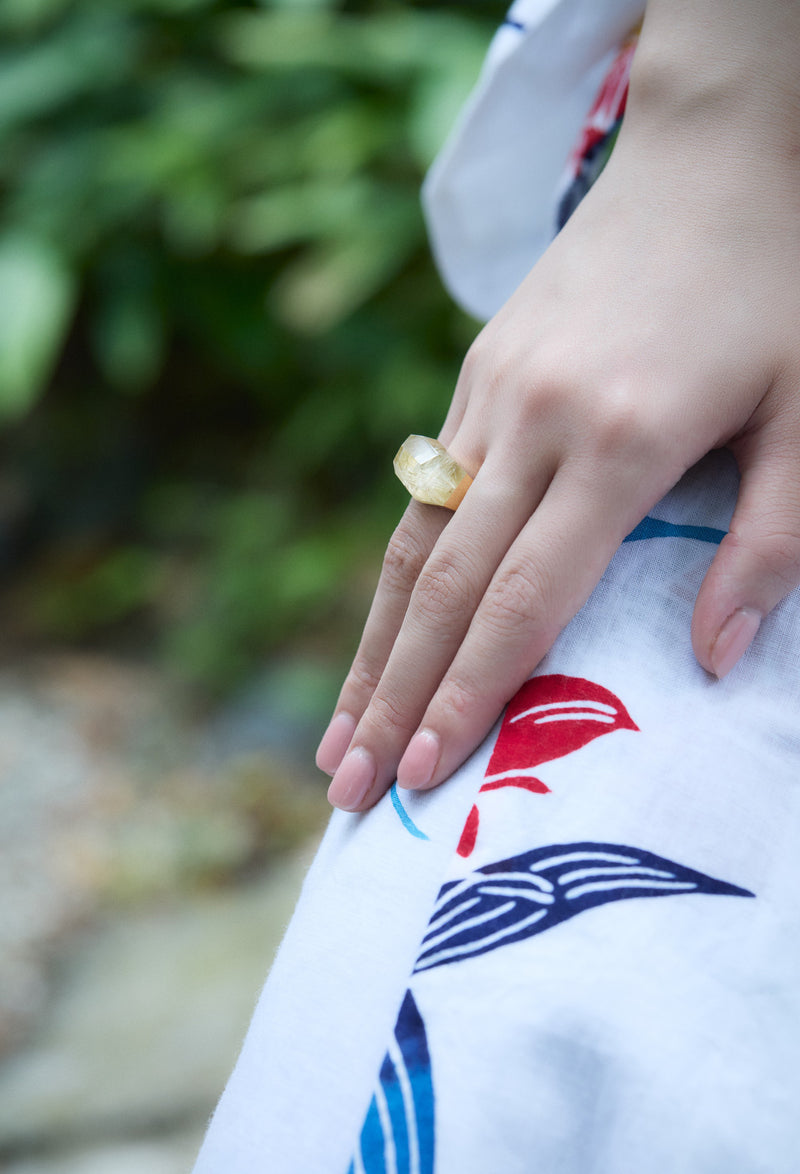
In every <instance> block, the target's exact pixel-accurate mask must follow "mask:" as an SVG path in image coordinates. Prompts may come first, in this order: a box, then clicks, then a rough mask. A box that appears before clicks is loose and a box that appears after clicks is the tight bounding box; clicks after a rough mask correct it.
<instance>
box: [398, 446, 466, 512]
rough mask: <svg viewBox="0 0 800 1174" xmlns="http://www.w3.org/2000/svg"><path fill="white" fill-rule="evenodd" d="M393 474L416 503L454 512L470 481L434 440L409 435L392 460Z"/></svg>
mask: <svg viewBox="0 0 800 1174" xmlns="http://www.w3.org/2000/svg"><path fill="white" fill-rule="evenodd" d="M394 471H395V473H396V474H397V476H398V477H399V478H400V480H401V481H402V482H403V485H404V486H405V487H406V489H407V490H408V492H409V493H410V494H411V496H412V497H413V498H414V499H415V500H416V501H421V502H423V503H424V504H425V505H441V506H444V508H445V509H448V510H455V509H457V508H458V506H459V505H460V504H461V500H462V498H463V497H464V494H465V493H466V492H467V490H468V489H469V487H470V485H471V484H472V478H471V477H470V475H469V473H468V472H467V471H466V469H464V468H462V467H461V465H459V463H458V461H456V460H454V458H453V457H451V456H450V453H449V452H448V451H447V449H446V448H445V447H444V445H443V444H441V443H440V442H439V441H438V440H432V439H431V437H429V436H409V438H408V440H406V442H405V443H404V444H401V445H400V448H399V449H398V452H397V456H396V457H395V458H394Z"/></svg>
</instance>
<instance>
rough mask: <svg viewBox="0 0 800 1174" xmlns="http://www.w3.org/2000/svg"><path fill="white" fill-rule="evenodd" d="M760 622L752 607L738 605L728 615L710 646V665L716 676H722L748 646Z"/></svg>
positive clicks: (757, 613)
mask: <svg viewBox="0 0 800 1174" xmlns="http://www.w3.org/2000/svg"><path fill="white" fill-rule="evenodd" d="M760 624H761V615H760V614H759V612H757V611H756V610H755V608H753V607H740V608H739V610H738V611H735V612H734V613H733V615H730V616H728V618H727V620H726V621H725V623H724V624H723V625H722V627H721V628H720V630H719V632H718V633H717V638H716V640H715V641H714V643H713V645H712V646H711V667H712V669H713V670H714V673H715V674H716V676H717V677H720V678H722V677H724V676H725V674H726V673H729V672H730V671H731V669H732V668H733V666H734V665H735V664H736V662H737V660H738V659H739V657H740V656H742V654H743V653H744V652H745V651H746V650H747V649H748V648H749V647H750V644H751V643H752V640H753V637H754V636H755V634H756V632H757V631H758V629H759V626H760Z"/></svg>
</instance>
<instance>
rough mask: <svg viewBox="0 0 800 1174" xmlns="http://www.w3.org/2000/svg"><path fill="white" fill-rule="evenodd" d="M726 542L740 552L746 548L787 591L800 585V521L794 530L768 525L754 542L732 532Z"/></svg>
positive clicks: (769, 576)
mask: <svg viewBox="0 0 800 1174" xmlns="http://www.w3.org/2000/svg"><path fill="white" fill-rule="evenodd" d="M726 543H727V544H728V545H733V546H735V547H738V548H739V549H740V550H742V548H744V552H746V553H747V555H749V557H750V558H751V559H753V560H754V562H755V563H756V565H757V566H758V567H759V571H760V573H761V575H763V576H764V577H765V578H766V579H767V580H772V581H777V582H778V583H780V584H781V585H782V586H783V588H784V589H785V590H786V591H789V590H791V589H792V588H793V587H794V586H795V585H796V583H797V581H798V577H799V575H800V518H798V519H796V521H795V522H794V523H793V525H792V526H791V527H785V528H782V529H778V528H775V527H772V528H768V527H766V526H765V527H764V529H763V530H762V531H761V532H760V533H759V534H758V538H757V539H756V538H755V536H754V537H753V539H752V540H744V539H742V538H741V537H739V536H738V535H736V534H734V533H731V534H729V535H728V537H727V539H726Z"/></svg>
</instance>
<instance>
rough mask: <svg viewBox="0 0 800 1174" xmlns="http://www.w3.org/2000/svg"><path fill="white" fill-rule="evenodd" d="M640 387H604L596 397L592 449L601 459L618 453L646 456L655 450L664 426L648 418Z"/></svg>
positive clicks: (622, 385)
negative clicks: (597, 397)
mask: <svg viewBox="0 0 800 1174" xmlns="http://www.w3.org/2000/svg"><path fill="white" fill-rule="evenodd" d="M647 403H648V400H647V397H646V396H645V395H644V394H643V392H642V388H641V387H636V388H633V387H630V386H629V385H628V384H627V383H626V384H621V385H617V386H616V387H611V388H607V389H606V391H605V393H604V394H603V395H602V397H601V398H600V399H599V400H598V403H597V409H596V414H595V419H594V425H593V437H592V440H593V450H594V454H595V455H596V456H597V457H599V458H601V459H608V458H613V457H619V455H620V454H621V453H627V454H636V455H642V454H644V455H647V454H650V453H654V452H655V451H657V447H658V443H659V433H660V434H661V442H662V444H663V429H659V427H658V425H657V423H656V422H655V421H654V420H653V419H652V418H651V412H650V411H649V410H648V406H647Z"/></svg>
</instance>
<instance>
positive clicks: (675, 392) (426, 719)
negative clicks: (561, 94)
mask: <svg viewBox="0 0 800 1174" xmlns="http://www.w3.org/2000/svg"><path fill="white" fill-rule="evenodd" d="M712 6H713V5H712ZM779 7H780V5H776V8H779ZM758 15H759V14H756V17H757V16H758ZM760 15H762V16H763V12H762V13H761V14H760ZM794 19H795V23H797V18H794ZM649 20H650V12H649V10H648V21H649ZM656 23H657V21H656ZM647 26H648V22H647V21H646V23H645V32H646V31H647ZM645 32H643V36H642V44H645V45H646V44H647V42H646V40H645ZM796 32H797V33H798V38H797V40H796V41H795V44H797V43H798V41H800V28H799V29H797V30H796ZM640 52H641V45H640ZM748 53H750V50H749V49H748ZM748 53H745V54H744V55H743V58H742V61H740V60H739V59H738V58H737V59H736V60H735V61H734V62H733V64H732V65H731V63H730V62H728V64H729V65H730V69H729V70H728V74H725V76H724V77H722V78H720V77H718V76H717V75H716V74H715V76H714V78H713V79H712V81H711V82H710V83H709V84H708V85H707V86H706V85H705V84H703V85H701V86H700V88H699V90H698V91H697V92H695V93H693V94H692V99H693V100H692V101H687V100H686V89H685V88H682V87H683V81H684V79H683V76H682V75H680V77H679V79H678V83H677V85H673V77H672V75H671V74H670V72H669V71H667V73H666V76H665V74H664V72H663V70H659V69H658V68H656V69H655V70H654V71H653V70H652V69H651V60H650V58H649V57H648V52H647V50H645V53H644V57H643V59H644V65H643V66H642V69H641V71H640V75H639V80H638V81H636V75H634V81H633V82H632V88H631V99H630V102H629V108H628V113H627V115H626V120H625V124H624V126H623V130H622V133H621V134H620V138H619V141H618V144H617V147H616V149H615V152H614V155H613V156H612V159H611V161H610V162H609V164H608V166H607V168H606V170H605V172H604V173H603V175H602V176H601V178H600V180H599V181H598V183H597V184H596V185H595V187H594V188H593V189H592V191H591V192H590V193H589V195H588V196H587V197H586V199H585V200H584V202H583V203H582V204H581V206H580V208H579V209H578V210H577V212H576V213H575V214H574V216H573V217H572V219H571V220H570V221H569V223H568V224H567V226H566V227H565V229H564V230H563V231H562V233H561V234H560V235H559V237H558V238H557V239H556V240H555V241H554V243H553V245H552V246H551V248H550V249H549V250H548V252H547V253H546V254H545V256H544V257H543V258H542V260H541V261H540V262H539V263H538V264H537V265H536V267H535V268H534V270H533V271H532V273H531V274H530V275H529V276H528V278H527V279H526V280H525V281H524V282H523V284H522V285H521V286H520V288H519V289H518V290H517V292H516V293H515V294H514V295H513V297H512V298H511V299H510V300H509V302H508V303H507V304H506V305H505V306H504V307H503V309H502V310H501V311H500V312H499V313H498V314H497V315H496V316H495V318H494V319H493V320H492V321H491V322H490V323H489V324H488V326H487V327H486V328H485V329H484V330H483V331H482V333H481V334H480V336H479V338H478V339H477V341H476V343H475V344H474V345H473V347H472V349H471V350H470V353H469V355H468V356H467V359H466V361H465V363H464V366H463V369H462V372H461V376H460V378H459V381H458V384H457V387H456V390H455V395H454V398H453V402H452V405H451V408H450V411H449V413H448V415H447V419H446V421H445V424H444V427H443V428H442V431H441V434H440V437H441V439H442V441H443V443H444V444H445V445H446V446H447V447H448V449H449V450H450V452H451V453H452V454H453V456H454V457H455V458H456V459H457V460H458V461H459V462H460V463H461V464H462V465H463V466H464V467H465V468H467V469H468V470H469V471H470V472H471V473H472V474H473V475H474V476H475V481H474V484H473V485H472V486H471V487H470V489H469V491H468V493H467V495H466V497H465V499H464V501H463V502H462V504H461V506H460V507H459V509H458V511H457V512H456V513H455V514H454V515H449V514H447V513H446V512H445V511H444V510H442V509H439V508H437V507H432V506H422V505H419V504H417V503H416V502H412V503H411V505H410V506H409V508H408V510H407V511H406V513H405V515H404V517H403V519H402V521H401V523H400V525H399V526H398V528H397V530H396V532H395V534H394V536H393V538H392V540H391V542H390V545H389V548H388V551H387V554H386V559H385V562H384V567H383V572H382V575H381V580H380V583H379V586H378V590H377V593H376V596H375V599H374V602H373V605H372V609H371V611H370V615H369V618H368V620H367V624H366V628H365V631H364V635H363V638H362V641H361V645H360V647H359V650H358V653H357V655H356V658H355V661H354V663H353V667H352V669H351V672H350V674H349V676H348V678H347V680H346V682H345V684H344V686H343V688H342V692H341V695H340V698H339V702H338V704H337V708H336V716H335V717H334V719H333V722H332V724H331V726H330V727H329V730H328V733H327V734H326V735H325V738H323V741H322V743H321V746H320V750H319V752H318V759H317V761H318V763H319V765H320V767H321V768H322V769H323V770H327V771H328V772H329V773H334V772H335V777H334V780H333V783H332V784H331V788H330V791H329V798H330V800H331V802H332V803H334V804H336V805H337V806H340V807H343V808H345V809H346V810H351V811H355V810H364V809H365V808H367V807H369V806H371V805H372V804H373V803H374V802H375V801H376V800H377V799H378V798H379V797H380V796H381V795H382V794H383V793H384V792H385V791H386V789H387V788H388V787H389V785H390V784H391V782H392V781H393V779H394V778H395V775H397V779H398V783H399V784H400V785H401V786H405V787H415V788H422V787H430V786H435V785H436V784H438V783H439V782H441V781H442V780H443V779H445V778H446V777H447V776H448V775H450V774H451V773H452V771H453V770H454V769H455V768H456V767H457V766H459V765H460V764H461V762H463V761H464V759H465V758H466V757H467V756H468V755H469V754H470V753H471V751H472V750H473V749H474V748H475V747H476V746H477V745H478V744H479V743H480V741H481V740H482V739H483V737H484V736H485V735H486V733H487V732H488V730H489V729H490V728H491V726H492V725H493V723H494V722H495V720H496V719H497V717H498V715H499V713H500V711H501V709H502V707H503V705H504V704H505V703H506V702H507V701H508V700H509V698H510V697H511V696H512V695H513V694H514V692H515V691H516V690H517V689H518V688H519V686H520V685H521V684H522V683H523V682H524V681H525V680H526V679H527V677H528V676H529V675H530V674H531V672H532V671H533V670H534V669H535V667H536V665H537V663H538V662H539V660H540V659H541V658H542V656H544V654H545V653H546V652H547V650H548V649H549V647H550V645H551V644H552V642H553V640H554V639H555V637H556V636H557V635H558V633H559V632H560V631H561V629H562V628H563V627H564V626H565V625H566V624H567V623H568V621H569V620H570V619H571V617H572V616H573V615H574V614H575V612H576V611H577V610H578V609H579V608H580V607H581V606H582V604H583V603H584V602H585V600H586V599H587V597H588V596H589V594H590V593H591V591H592V589H593V588H594V586H595V584H596V583H597V581H598V579H599V578H600V576H601V575H602V573H603V570H604V569H605V567H606V565H607V564H608V562H609V560H610V559H611V557H612V555H613V554H614V551H615V550H616V549H617V547H618V545H619V543H620V542H621V541H622V539H623V538H624V536H625V535H626V534H627V533H628V532H629V531H630V530H632V529H633V527H634V526H635V525H636V524H637V522H639V521H640V520H641V518H642V517H644V515H645V514H646V513H647V512H648V510H649V509H650V508H651V507H652V506H653V505H654V504H655V502H657V501H658V500H659V499H660V498H661V497H662V496H663V495H664V493H666V492H667V491H668V490H669V489H670V488H671V486H672V485H674V484H675V482H676V481H677V480H678V479H679V478H680V476H681V475H682V474H683V472H684V471H685V470H686V469H688V468H689V467H690V466H691V465H693V464H694V463H695V462H696V461H697V460H699V459H700V457H701V456H703V455H704V454H705V453H706V452H708V451H709V450H710V449H712V448H715V447H718V446H720V445H723V444H728V445H729V446H730V448H731V449H732V450H733V452H734V454H735V456H736V459H737V461H738V464H739V468H740V471H741V476H742V480H741V487H740V492H739V498H738V502H737V506H736V511H735V514H734V518H733V521H732V524H731V530H730V534H729V535H728V536H727V537H726V538H725V539H724V541H723V542H722V544H721V546H720V548H719V551H718V553H717V555H716V557H715V559H714V562H713V564H712V566H711V568H710V570H709V572H708V574H707V576H706V579H705V581H704V583H703V585H702V588H701V590H700V593H699V596H698V599H697V602H696V606H695V612H694V620H693V626H692V641H693V645H694V650H695V654H696V656H697V658H698V660H699V662H700V664H701V665H703V666H704V667H705V668H706V669H708V670H709V671H710V672H713V673H716V674H717V675H718V676H722V675H724V674H725V673H726V672H727V671H728V670H729V669H730V668H731V667H732V665H733V664H734V663H735V661H736V660H737V659H738V657H739V655H740V654H741V653H742V652H743V651H744V648H745V647H746V645H747V644H748V643H749V641H750V639H752V636H753V635H754V634H755V631H756V629H757V627H758V624H759V622H760V619H761V617H763V616H764V615H765V614H766V613H767V612H768V611H770V609H771V608H772V607H774V605H775V604H776V603H777V602H778V600H779V599H780V598H782V597H783V596H784V595H785V594H786V593H787V592H788V591H789V590H790V589H791V588H792V587H793V586H795V585H796V584H797V583H798V581H800V281H799V280H798V276H797V275H798V272H800V164H799V163H798V162H797V159H796V156H797V149H796V148H794V149H790V147H791V144H793V143H794V142H795V139H796V137H798V135H800V128H799V127H798V126H797V125H794V124H793V121H792V120H793V119H794V120H795V122H800V115H798V114H797V110H798V104H797V100H796V95H792V97H791V100H790V99H789V98H787V101H786V103H785V110H784V109H783V107H780V105H779V104H776V100H775V96H774V93H773V91H772V89H770V85H771V84H772V83H770V85H767V83H766V82H765V84H764V86H763V94H764V95H765V97H764V100H763V101H762V99H761V94H762V90H759V89H758V87H757V86H756V87H753V85H752V84H751V83H752V65H753V62H752V55H751V56H748ZM638 60H639V55H638V54H637V63H638ZM793 60H794V58H793V56H792V66H791V68H792V69H793V68H794V65H793ZM787 62H788V57H787ZM772 64H774V62H770V65H772ZM635 68H636V67H635ZM723 72H724V71H723ZM779 72H780V71H779ZM728 75H730V76H728ZM653 78H655V82H654V81H653ZM694 84H695V83H694V82H692V83H690V85H689V87H688V88H689V89H690V88H691V86H692V85H694ZM726 86H727V87H729V88H730V89H731V93H727V92H726V89H725V87H726ZM745 86H747V87H749V88H748V90H747V92H748V93H749V94H751V93H754V92H755V93H756V94H757V97H754V98H753V100H752V102H749V104H748V103H745V104H744V109H741V108H740V107H741V104H739V105H737V103H736V102H735V101H734V100H733V99H734V98H735V97H736V96H737V95H740V94H741V92H742V88H743V87H745ZM674 92H675V93H677V97H676V100H675V101H674V102H673V101H672V96H673V93H674ZM787 92H788V83H787ZM780 93H782V91H780ZM720 96H722V97H723V98H727V99H729V101H728V102H725V101H722V102H721V101H720ZM776 110H777V113H776ZM776 127H777V129H776ZM784 130H785V131H786V134H785V135H784V134H783V133H782V132H783V131H784ZM345 752H347V753H345Z"/></svg>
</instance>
